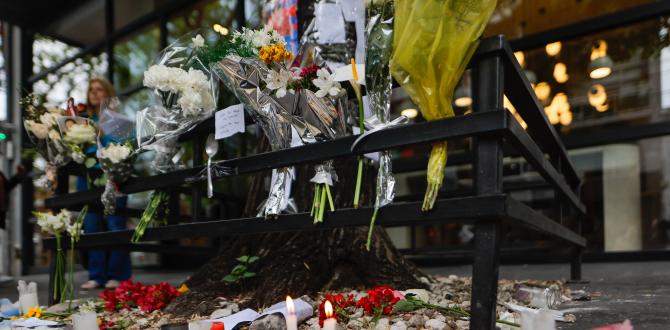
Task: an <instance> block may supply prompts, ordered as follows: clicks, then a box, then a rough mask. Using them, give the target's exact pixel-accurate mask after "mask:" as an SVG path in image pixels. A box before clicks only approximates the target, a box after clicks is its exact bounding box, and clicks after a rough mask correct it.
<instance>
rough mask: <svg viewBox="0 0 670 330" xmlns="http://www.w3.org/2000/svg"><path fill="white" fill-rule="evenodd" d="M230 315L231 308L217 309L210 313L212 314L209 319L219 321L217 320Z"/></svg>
mask: <svg viewBox="0 0 670 330" xmlns="http://www.w3.org/2000/svg"><path fill="white" fill-rule="evenodd" d="M232 314H233V309H232V308H230V307H227V308H220V309H217V310H215V311H214V312H212V314H210V315H209V318H210V319H219V318H222V317H226V316H229V315H232Z"/></svg>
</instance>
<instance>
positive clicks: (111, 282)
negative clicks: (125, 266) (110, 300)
mask: <svg viewBox="0 0 670 330" xmlns="http://www.w3.org/2000/svg"><path fill="white" fill-rule="evenodd" d="M118 287H119V281H117V280H109V281H107V283H105V289H116V288H118Z"/></svg>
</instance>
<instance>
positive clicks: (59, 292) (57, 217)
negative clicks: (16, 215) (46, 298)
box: [34, 206, 88, 303]
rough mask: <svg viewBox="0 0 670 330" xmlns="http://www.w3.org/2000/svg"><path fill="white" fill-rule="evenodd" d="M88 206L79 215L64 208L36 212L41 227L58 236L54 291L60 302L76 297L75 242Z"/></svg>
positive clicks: (79, 233)
mask: <svg viewBox="0 0 670 330" xmlns="http://www.w3.org/2000/svg"><path fill="white" fill-rule="evenodd" d="M87 210H88V206H84V208H83V209H82V211H81V212H79V214H78V215H77V217H73V216H72V214H71V213H70V212H69V211H67V210H65V209H63V210H61V211H60V212H59V213H57V214H53V213H51V212H49V213H44V212H35V213H34V215H35V217H36V218H37V225H38V226H39V227H40V229H41V230H42V231H43V232H45V233H49V234H51V235H53V236H54V237H55V238H56V256H55V259H56V262H55V271H54V289H53V290H54V291H53V294H54V296H55V297H59V298H60V302H61V303H62V302H65V301H67V300H71V299H72V298H73V297H74V244H75V243H76V242H77V241H79V237H80V235H81V231H82V226H83V223H84V217H85V215H86V212H87ZM65 234H67V236H68V237H69V239H70V250H69V254H68V258H67V276H66V274H65V271H66V269H65V268H66V264H65V262H66V260H65V250H64V248H63V242H62V240H63V235H65Z"/></svg>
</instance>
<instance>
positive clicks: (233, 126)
mask: <svg viewBox="0 0 670 330" xmlns="http://www.w3.org/2000/svg"><path fill="white" fill-rule="evenodd" d="M244 130H245V125H244V106H243V105H242V104H236V105H231V106H229V107H227V108H225V109H223V110H219V111H217V112H216V114H215V115H214V137H215V138H216V139H217V140H221V139H225V138H227V137H229V136H232V135H234V134H235V133H244Z"/></svg>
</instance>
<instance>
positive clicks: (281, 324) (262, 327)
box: [249, 314, 318, 330]
mask: <svg viewBox="0 0 670 330" xmlns="http://www.w3.org/2000/svg"><path fill="white" fill-rule="evenodd" d="M317 325H318V324H317ZM267 329H272V330H286V320H285V319H284V317H283V316H281V315H275V314H270V315H267V316H265V317H263V318H261V319H258V320H256V321H253V322H251V325H250V326H249V330H267Z"/></svg>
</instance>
